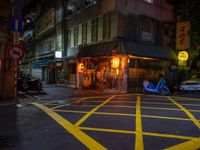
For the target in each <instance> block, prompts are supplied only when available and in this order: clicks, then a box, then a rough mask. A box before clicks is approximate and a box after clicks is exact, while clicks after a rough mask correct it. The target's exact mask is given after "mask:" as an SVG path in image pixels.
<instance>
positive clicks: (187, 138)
mask: <svg viewBox="0 0 200 150" xmlns="http://www.w3.org/2000/svg"><path fill="white" fill-rule="evenodd" d="M79 128H80V129H82V130H90V131H99V132H111V133H112V132H113V133H124V134H135V133H136V132H135V131H129V130H114V129H104V128H91V127H79ZM143 135H148V136H156V137H165V138H173V139H182V140H192V139H195V138H196V137H191V136H181V135H173V134H161V133H153V132H143Z"/></svg>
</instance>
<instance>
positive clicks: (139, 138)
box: [135, 96, 144, 150]
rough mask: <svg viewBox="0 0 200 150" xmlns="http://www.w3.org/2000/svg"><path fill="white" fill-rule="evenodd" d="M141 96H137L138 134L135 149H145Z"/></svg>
mask: <svg viewBox="0 0 200 150" xmlns="http://www.w3.org/2000/svg"><path fill="white" fill-rule="evenodd" d="M140 99H141V98H140V96H137V103H136V121H135V123H136V134H135V136H136V137H135V150H143V149H144V144H143V135H142V118H141V109H140Z"/></svg>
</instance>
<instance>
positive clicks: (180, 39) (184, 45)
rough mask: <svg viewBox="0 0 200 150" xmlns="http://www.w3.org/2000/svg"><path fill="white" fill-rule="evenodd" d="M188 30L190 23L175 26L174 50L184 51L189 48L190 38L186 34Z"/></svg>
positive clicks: (180, 23) (185, 22)
mask: <svg viewBox="0 0 200 150" xmlns="http://www.w3.org/2000/svg"><path fill="white" fill-rule="evenodd" d="M189 30H190V22H189V21H184V22H179V23H177V25H176V49H177V50H186V49H189V48H190V38H189V35H188V32H189Z"/></svg>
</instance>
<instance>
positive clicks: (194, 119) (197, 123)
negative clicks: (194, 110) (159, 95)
mask: <svg viewBox="0 0 200 150" xmlns="http://www.w3.org/2000/svg"><path fill="white" fill-rule="evenodd" d="M168 99H169V100H171V101H172V102H173V103H174V104H175V105H177V106H178V107H179V108H180V109H181V110H182V111H184V112H185V113H186V114H187V115H188V117H189V118H190V119H191V120H192V122H193V123H194V124H195V125H196V126H197V127H198V128H199V129H200V122H199V121H198V120H197V119H196V118H195V117H194V116H193V115H192V114H191V113H190V112H189V111H188V110H187V109H186V108H184V107H183V106H181V105H180V104H179V103H177V102H176V101H175V100H173V99H172V98H170V97H168Z"/></svg>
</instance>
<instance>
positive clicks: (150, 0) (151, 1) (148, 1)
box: [144, 0, 153, 3]
mask: <svg viewBox="0 0 200 150" xmlns="http://www.w3.org/2000/svg"><path fill="white" fill-rule="evenodd" d="M144 1H145V2H147V3H153V0H144Z"/></svg>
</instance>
